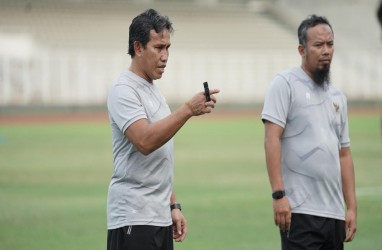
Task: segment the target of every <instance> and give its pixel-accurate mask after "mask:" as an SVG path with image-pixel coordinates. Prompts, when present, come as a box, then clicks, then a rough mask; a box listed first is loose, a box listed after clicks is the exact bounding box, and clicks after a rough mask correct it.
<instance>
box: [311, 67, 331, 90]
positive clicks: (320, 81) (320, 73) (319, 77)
mask: <svg viewBox="0 0 382 250" xmlns="http://www.w3.org/2000/svg"><path fill="white" fill-rule="evenodd" d="M313 81H314V82H315V83H316V84H317V86H320V87H322V86H324V84H325V82H327V83H328V84H329V81H330V68H329V67H327V68H324V69H317V70H315V71H314V72H313Z"/></svg>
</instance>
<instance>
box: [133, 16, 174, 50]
mask: <svg viewBox="0 0 382 250" xmlns="http://www.w3.org/2000/svg"><path fill="white" fill-rule="evenodd" d="M164 29H167V30H168V31H169V32H170V33H173V31H174V29H173V27H172V23H171V21H170V19H169V17H168V16H162V15H161V14H160V13H159V12H158V11H156V10H154V9H148V10H146V11H144V12H143V13H141V14H139V15H138V16H136V17H135V18H134V19H133V21H132V22H131V25H130V28H129V49H128V54H129V55H130V56H131V58H133V57H134V56H135V51H134V42H135V41H137V42H139V43H141V44H142V45H143V46H144V47H146V45H147V43H148V42H149V41H150V31H151V30H155V32H157V33H160V32H162V31H163V30H164Z"/></svg>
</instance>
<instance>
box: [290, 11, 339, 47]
mask: <svg viewBox="0 0 382 250" xmlns="http://www.w3.org/2000/svg"><path fill="white" fill-rule="evenodd" d="M318 24H327V25H328V26H329V27H330V29H331V30H332V32H333V29H332V26H331V25H330V23H329V21H328V19H326V17H323V16H317V15H314V14H313V15H310V16H308V17H307V18H306V19H305V20H303V21H302V22H301V24H300V26H299V27H298V30H297V37H298V42H299V44H301V45H303V46H305V45H306V42H307V31H308V29H309V28H312V27H315V26H316V25H318ZM333 33H334V32H333Z"/></svg>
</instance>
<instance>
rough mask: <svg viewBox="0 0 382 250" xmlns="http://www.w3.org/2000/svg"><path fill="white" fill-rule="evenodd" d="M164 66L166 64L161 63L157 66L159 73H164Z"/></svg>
mask: <svg viewBox="0 0 382 250" xmlns="http://www.w3.org/2000/svg"><path fill="white" fill-rule="evenodd" d="M165 68H166V65H161V66H159V67H158V69H159V71H160V72H161V73H164V69H165Z"/></svg>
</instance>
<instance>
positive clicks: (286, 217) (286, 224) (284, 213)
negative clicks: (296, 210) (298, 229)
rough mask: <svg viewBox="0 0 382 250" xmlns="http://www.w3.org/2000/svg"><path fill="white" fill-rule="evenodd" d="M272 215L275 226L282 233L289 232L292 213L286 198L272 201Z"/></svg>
mask: <svg viewBox="0 0 382 250" xmlns="http://www.w3.org/2000/svg"><path fill="white" fill-rule="evenodd" d="M273 213H274V220H275V224H276V226H278V227H279V228H280V230H281V231H282V232H286V231H289V228H290V223H291V219H292V212H291V208H290V204H289V200H288V198H287V197H286V196H284V197H283V198H281V199H279V200H273Z"/></svg>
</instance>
